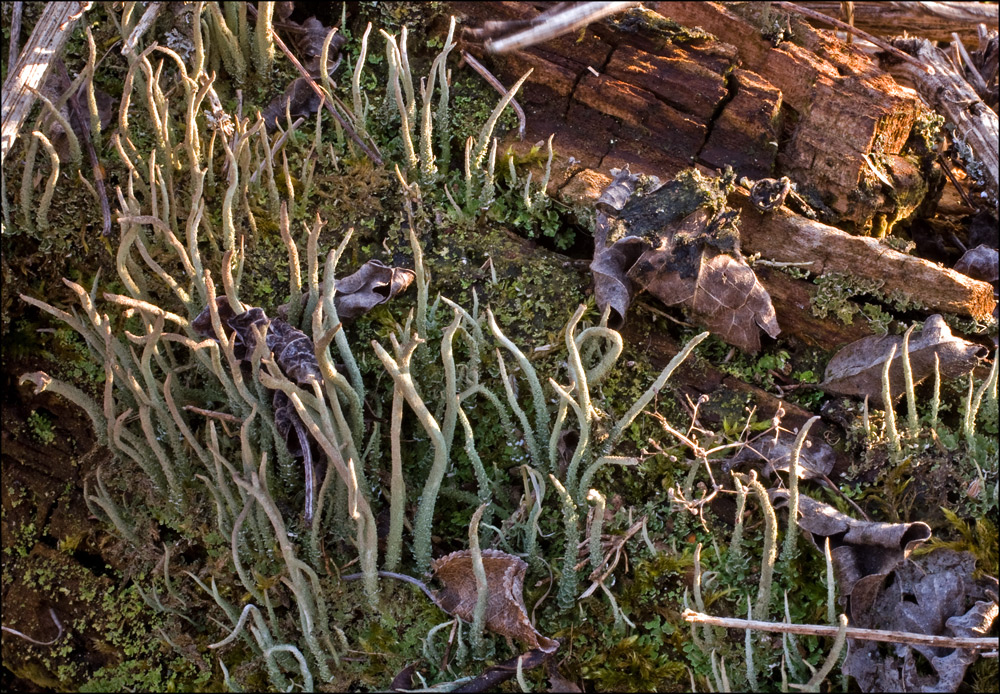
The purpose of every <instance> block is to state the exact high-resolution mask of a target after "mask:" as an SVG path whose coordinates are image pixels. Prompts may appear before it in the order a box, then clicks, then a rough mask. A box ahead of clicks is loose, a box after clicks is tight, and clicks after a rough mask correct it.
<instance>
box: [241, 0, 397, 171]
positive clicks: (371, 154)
mask: <svg viewBox="0 0 1000 694" xmlns="http://www.w3.org/2000/svg"><path fill="white" fill-rule="evenodd" d="M248 9H249V10H250V11H251V13H252V14H253V15H254V16H256V15H257V10H256V8H255V7H253V6H252V5H250V6H248ZM271 36H272V37H274V44H275V45H276V46H277V47H278V48H280V49H281V52H282V53H284V54H285V55H286V56H287V57H288V59H289V60H290V61H292V65H294V66H295V69H296V70H298V71H299V74H301V75H302V77H303V78H304V79H305V81H306V82H307V83H308V84H309V86H310V87H311V88H312V90H313V91H314V92H316V96H318V97H319V98H320V101H321V102H322V104H323V105H325V106H326V108H327V110H328V111H329V112H330V113H332V114H333V117H334V118H335V119H336V120H337V122H338V123H340V127H342V128H343V129H344V130H345V131H346V132H347V134H348V135H350V137H351V139H352V140H354V142H355V143H356V144H357V145H358V147H360V148H361V151H362V152H364V153H365V155H366V156H367V157H368V158H369V159H371V160H372V162H374V163H375V165H376V166H381V165H382V157H380V156H379V154H378V153H377V152H376V151H372V149H371V148H370V147H368V145H366V144H365V143H364V141H363V140H362V139H361V137H360V136H359V135H358V133H357V132H356V131H355V130H354V128H352V127H351V124H350V123H348V122H347V121H345V120H344V119H343V118H342V117H341V116H340V114H339V113H338V112H337V109H336V108H334V106H333V104H332V103H331V102H330V100H329V99H327V98H326V95H325V94H324V93H323V90H322V89H320V88H319V85H318V84H316V80H314V79H313V78H312V76H311V75H310V74H309V71H308V70H306V69H305V68H304V67H302V63H300V62H299V59H298V58H296V57H295V56H294V55H293V54H292V52H291V51H290V50H288V46H286V45H285V42H284V41H283V40H282V39H281V37H280V36H278V33H277V32H276V31H275V30H274V26H273V25H272V26H271ZM345 111H346V109H345Z"/></svg>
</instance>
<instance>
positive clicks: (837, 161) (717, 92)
mask: <svg viewBox="0 0 1000 694" xmlns="http://www.w3.org/2000/svg"><path fill="white" fill-rule="evenodd" d="M450 7H451V9H453V10H454V11H456V12H457V13H459V14H464V15H466V18H465V20H464V22H465V23H466V24H468V25H470V26H482V25H483V24H484V23H485V22H487V21H519V20H520V21H523V20H528V19H531V18H533V17H534V16H536V15H537V10H536V9H535V7H534V6H533V5H531V4H526V3H512V2H500V3H489V4H479V3H461V2H459V3H452V4H451V5H450ZM656 7H657V8H659V9H660V10H661V12H662V14H660V13H658V12H656V11H653V10H650V9H645V8H633V9H631V10H628V11H627V12H624V13H622V14H620V15H617V16H614V17H608V18H606V19H603V20H601V21H599V22H595V23H593V24H591V25H589V26H588V27H586V29H584V30H582V31H579V32H574V33H573V34H571V35H564V36H560V37H558V38H554V39H551V40H548V41H545V42H543V43H540V44H537V45H534V46H531V47H529V48H526V49H523V50H518V51H513V52H511V53H507V54H504V55H501V56H496V55H488V56H487V55H485V53H484V51H483V50H482V47H481V46H480V47H479V52H478V55H481V56H483V60H484V62H485V63H486V64H487V65H488V66H489V67H490V69H491V70H493V71H494V72H495V73H497V74H498V76H499V77H500V79H501V80H502V81H504V82H505V83H506V84H511V83H512V82H513V81H514V80H516V79H517V78H518V77H520V76H521V75H523V74H524V73H525V72H526V71H527V70H528V69H529V68H533V69H534V72H533V73H532V77H531V79H529V81H528V82H527V83H526V84H525V85H524V87H522V90H521V92H520V94H519V95H518V99H519V100H520V102H521V105H522V106H523V107H524V108H525V111H526V112H527V113H528V136H527V138H526V139H525V140H524V142H520V143H518V142H513V141H508V142H506V143H503V144H504V145H513V147H514V149H515V151H516V152H518V153H521V152H522V150H526V149H527V148H530V147H531V146H532V145H533V144H534V143H535V142H537V141H538V140H543V139H545V138H547V137H548V135H549V134H550V133H557V136H556V141H555V147H556V150H557V152H558V154H559V155H561V157H562V162H563V163H565V162H566V161H568V160H569V159H570V158H572V159H573V160H575V161H576V162H579V163H580V164H581V165H582V167H585V168H590V169H596V170H600V171H602V172H606V171H608V170H609V169H610V168H612V167H621V166H624V165H625V164H629V165H630V166H631V168H632V170H633V171H642V172H644V173H649V174H655V175H657V176H660V177H661V178H670V177H672V176H673V175H674V174H676V173H678V172H679V171H680V170H682V169H684V168H688V167H690V166H691V165H692V164H700V165H703V166H706V167H708V168H710V169H720V170H721V169H723V168H724V167H726V166H731V167H733V169H734V170H735V171H736V172H737V173H738V174H739V175H741V176H749V177H751V178H761V177H768V176H775V175H781V174H785V175H788V176H789V177H790V178H791V179H792V180H793V181H794V182H795V183H796V184H797V185H798V187H799V191H800V192H801V193H803V194H804V195H806V196H807V197H808V199H810V200H812V201H814V204H815V206H817V207H818V208H820V209H821V210H823V211H824V213H825V214H826V215H827V217H826V220H827V221H829V222H830V223H840V222H848V223H851V224H853V225H854V227H855V228H858V229H860V228H865V227H867V226H869V225H871V224H872V222H873V220H876V219H877V218H878V217H879V216H880V215H884V216H885V218H887V219H895V218H900V217H903V216H905V214H899V213H900V212H905V211H906V210H901V209H900V203H899V202H898V201H900V200H906V201H909V204H914V203H915V202H919V200H920V199H922V197H923V194H924V192H925V190H926V183H925V182H924V181H923V177H922V174H921V175H917V176H915V177H908V178H907V179H906V180H905V181H894V185H896V190H894V191H889V190H887V189H885V188H883V185H882V183H881V181H880V176H881V177H886V176H887V172H886V171H879V172H877V173H876V172H875V171H873V167H875V166H879V167H881V166H882V164H883V163H884V162H885V161H886V160H887V159H890V158H895V159H897V160H898V159H899V158H900V157H899V155H900V154H901V153H902V150H903V147H904V145H905V144H906V141H907V138H908V137H909V135H910V132H911V129H912V126H913V123H914V121H915V118H916V116H917V114H918V113H919V111H920V109H921V105H920V99H919V97H918V96H917V95H916V94H915V93H914V92H913V91H912V90H909V89H904V88H903V87H901V86H900V85H899V84H897V83H896V82H895V81H894V79H893V78H892V76H891V75H889V74H888V73H886V72H885V71H884V70H883V69H882V68H881V67H880V66H879V65H878V63H877V62H875V61H873V60H872V59H871V58H870V57H869V56H867V55H866V54H865V53H864V52H863V51H861V50H859V49H857V48H854V47H850V46H848V45H847V44H845V43H844V42H843V41H840V40H839V39H837V38H836V36H835V35H833V34H832V33H831V32H828V31H821V30H817V29H813V28H812V27H810V26H809V25H808V24H806V23H805V22H804V21H802V20H801V19H800V18H799V17H797V16H796V17H792V18H791V19H789V20H788V21H789V22H790V26H792V27H793V32H794V38H795V42H794V43H793V42H792V41H788V40H785V41H783V42H780V43H779V45H778V46H775V45H774V43H773V42H772V41H771V40H769V39H767V38H764V37H763V35H762V30H761V29H760V28H759V26H758V24H761V23H762V22H761V21H759V17H758V20H757V24H755V23H754V21H755V20H754V13H759V12H761V10H760V9H759V8H756V6H753V4H752V3H748V4H747V5H746V8H745V13H746V14H747V17H744V16H740V15H737V14H734V13H733V12H731V11H730V10H728V9H727V8H726V7H723V6H722V5H720V4H718V3H662V4H659V5H656ZM772 14H774V15H775V17H779V16H780V17H787V16H789V15H788V13H784V14H779V11H778V10H774V11H773V12H772ZM706 32H711V33H706ZM800 44H801V45H800ZM468 49H469V51H470V52H472V53H474V54H476V52H477V48H476V47H475V46H471V45H470V46H468ZM873 154H874V155H877V156H875V157H870V156H868V155H873ZM559 163H560V162H559V161H557V166H556V167H555V171H556V174H555V175H554V176H553V177H552V178H551V180H550V186H551V187H550V192H554V191H557V190H559V188H561V187H562V186H563V185H564V184H565V183H566V180H567V178H568V175H567V174H566V173H565V172H566V168H567V167H566V166H565V165H564V166H559V165H558V164H559ZM917 173H918V174H919V173H920V172H917ZM907 186H910V187H907ZM824 206H825V209H824Z"/></svg>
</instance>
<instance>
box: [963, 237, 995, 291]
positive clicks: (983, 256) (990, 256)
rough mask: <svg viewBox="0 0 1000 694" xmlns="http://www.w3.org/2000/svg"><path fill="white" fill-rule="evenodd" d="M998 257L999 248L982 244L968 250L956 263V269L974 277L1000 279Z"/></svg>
mask: <svg viewBox="0 0 1000 694" xmlns="http://www.w3.org/2000/svg"><path fill="white" fill-rule="evenodd" d="M998 258H1000V255H998V253H997V249H995V248H990V247H989V246H987V245H986V244H981V245H979V246H976V247H975V248H970V249H969V250H967V251H966V252H965V253H964V254H963V255H962V257H961V258H959V259H958V262H957V263H955V270H956V271H957V272H961V273H962V274H963V275H968V276H969V277H972V278H973V279H977V280H982V281H984V282H996V281H997V280H998V279H1000V267H998V264H1000V260H998Z"/></svg>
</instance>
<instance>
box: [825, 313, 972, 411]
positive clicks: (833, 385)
mask: <svg viewBox="0 0 1000 694" xmlns="http://www.w3.org/2000/svg"><path fill="white" fill-rule="evenodd" d="M893 347H895V348H896V355H897V356H896V358H894V359H893V361H892V364H891V365H890V367H889V382H890V388H889V389H890V393H891V397H892V399H893V400H895V399H896V398H898V397H900V396H901V395H902V394H903V393H904V391H905V388H904V382H903V360H902V359H901V358H900V356H901V354H902V351H903V338H902V336H899V335H871V336H869V337H863V338H861V339H860V340H857V341H855V342H852V343H851V344H849V345H847V346H846V347H844V348H843V349H841V350H840V351H839V352H837V353H836V354H835V355H834V356H833V358H832V359H830V362H829V363H828V364H827V366H826V374H825V378H824V380H823V382H822V383H820V384H819V387H820V388H822V389H823V390H825V391H826V392H828V393H837V394H839V395H856V396H858V397H864V396H866V395H867V396H868V398H869V400H870V401H871V402H872V403H874V404H875V405H876V406H879V407H882V406H884V403H883V402H882V369H883V368H884V366H885V362H886V360H887V359H889V354H890V353H891V352H892V348H893ZM935 354H937V356H938V360H939V361H940V369H941V378H942V379H952V378H958V377H959V376H963V375H965V374H967V373H969V372H970V371H972V370H973V369H974V368H975V367H976V365H977V364H978V363H979V360H980V359H981V358H983V357H985V356H986V349H985V348H983V347H981V346H980V345H977V344H974V343H972V342H968V341H966V340H963V339H962V338H960V337H957V336H955V335H952V332H951V328H949V327H948V325H947V324H946V323H945V322H944V319H943V318H942V317H941V316H940V315H937V314H935V315H933V316H931V317H929V318H928V319H927V320H926V321H924V327H923V330H921V331H920V332H914V333H913V334H912V335H911V336H910V349H909V356H910V368H911V369H912V370H913V382H914V383H920V382H921V381H923V380H924V379H925V378H927V377H928V376H931V375H933V374H934V355H935Z"/></svg>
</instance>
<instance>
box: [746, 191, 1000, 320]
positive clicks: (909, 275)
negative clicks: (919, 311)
mask: <svg viewBox="0 0 1000 694" xmlns="http://www.w3.org/2000/svg"><path fill="white" fill-rule="evenodd" d="M729 202H730V204H731V205H732V206H733V207H735V208H736V209H738V210H740V212H741V216H740V238H741V243H742V249H743V252H744V253H747V254H753V253H760V255H761V257H763V258H767V259H768V260H774V261H777V262H782V263H803V262H809V263H812V264H811V265H808V266H806V267H807V268H808V269H809V271H810V272H811V273H813V274H815V275H824V274H827V273H834V272H836V273H844V274H849V275H853V276H855V277H860V278H865V279H871V280H878V281H881V282H882V289H881V291H882V292H884V293H886V294H889V295H895V296H899V297H901V298H906V299H908V300H910V301H913V302H916V303H919V304H922V305H923V306H925V307H927V309H929V310H931V311H943V312H946V313H955V314H958V315H962V316H971V317H973V318H975V319H976V320H987V319H988V318H989V316H990V315H991V314H992V313H993V308H994V307H995V306H996V301H995V300H994V298H993V287H992V285H990V284H989V283H988V282H981V281H979V280H974V279H972V278H971V277H968V276H966V275H963V274H961V273H959V272H955V271H954V270H951V269H949V268H946V267H942V266H940V265H938V264H937V263H932V262H930V261H927V260H924V259H923V258H918V257H916V256H912V255H906V254H905V253H900V252H899V251H895V250H893V249H891V248H889V247H888V246H886V245H885V244H883V243H881V242H880V241H879V240H878V239H875V238H871V237H868V236H853V235H851V234H848V233H846V232H843V231H841V230H840V229H837V228H835V227H831V226H828V225H826V224H823V223H821V222H815V221H812V220H809V219H806V218H805V217H802V216H801V215H797V214H794V213H793V212H791V211H789V210H788V209H787V208H780V209H776V210H773V211H771V212H768V213H764V214H762V213H760V212H758V211H757V210H756V209H755V208H754V207H753V206H752V205H751V204H750V196H749V194H748V193H747V192H746V191H744V190H743V189H741V188H737V189H736V191H735V192H734V193H733V194H732V195H731V196H730V198H729Z"/></svg>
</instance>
